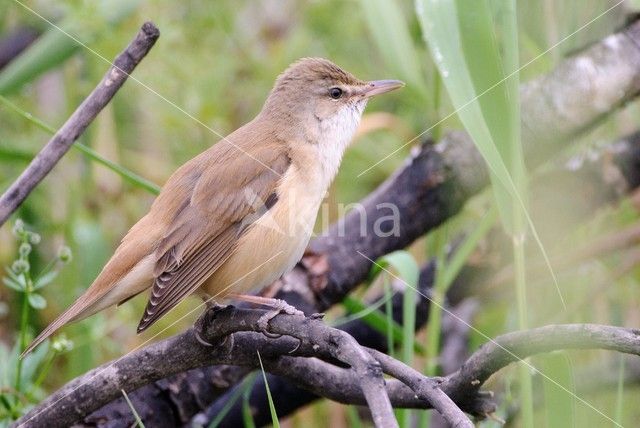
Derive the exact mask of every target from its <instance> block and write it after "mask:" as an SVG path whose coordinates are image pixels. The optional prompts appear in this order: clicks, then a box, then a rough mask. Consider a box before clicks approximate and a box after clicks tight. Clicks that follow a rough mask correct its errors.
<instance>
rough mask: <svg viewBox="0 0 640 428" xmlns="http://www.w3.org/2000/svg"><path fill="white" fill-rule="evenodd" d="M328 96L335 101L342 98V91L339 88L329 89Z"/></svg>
mask: <svg viewBox="0 0 640 428" xmlns="http://www.w3.org/2000/svg"><path fill="white" fill-rule="evenodd" d="M329 96H330V97H331V98H333V99H334V100H337V99H338V98H340V97H341V96H342V89H340V88H331V89H329Z"/></svg>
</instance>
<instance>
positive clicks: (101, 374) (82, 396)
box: [17, 307, 640, 426]
mask: <svg viewBox="0 0 640 428" xmlns="http://www.w3.org/2000/svg"><path fill="white" fill-rule="evenodd" d="M264 313H266V311H261V310H245V309H237V308H233V307H227V308H224V309H222V310H220V309H218V308H212V309H210V310H208V311H207V312H206V313H205V314H204V315H203V316H202V317H201V318H200V319H199V321H198V323H199V328H198V331H199V334H200V335H201V337H202V338H203V339H204V340H206V341H208V342H209V343H212V344H215V345H214V346H205V345H203V344H201V343H200V342H199V340H198V339H196V336H195V333H194V331H195V329H194V328H192V329H190V330H188V331H187V332H185V333H182V334H180V335H178V336H175V337H173V338H170V339H167V340H165V341H162V342H160V343H157V344H154V345H151V346H149V347H147V348H144V349H141V350H139V351H136V352H133V353H131V354H128V355H125V356H123V357H121V358H120V359H118V360H116V361H114V362H112V363H109V364H106V365H104V366H102V367H100V368H97V369H94V370H92V371H91V372H89V373H87V374H85V375H83V376H81V377H79V378H76V379H75V380H74V381H72V382H70V383H69V384H67V385H65V386H64V387H63V388H61V389H60V390H58V391H57V392H56V393H55V394H53V395H51V396H49V397H48V398H47V399H46V400H44V401H43V402H42V403H41V404H40V405H39V406H37V407H36V408H35V409H33V410H32V411H31V412H29V413H28V414H27V415H25V416H24V417H23V418H22V419H21V420H19V421H18V422H17V426H40V424H46V425H47V426H68V425H71V424H73V423H75V422H77V421H79V420H81V419H82V418H83V417H84V415H86V414H88V413H90V412H91V411H92V410H94V409H96V408H98V407H99V406H101V405H103V404H106V403H108V402H109V401H111V400H113V399H114V398H115V397H117V396H119V394H120V390H121V389H124V390H126V391H132V390H135V389H137V388H138V387H140V386H141V385H144V384H146V383H149V382H151V381H154V380H157V379H161V378H163V377H165V376H166V375H167V373H177V372H181V371H186V370H190V369H193V368H195V367H202V366H206V365H210V364H230V363H233V364H235V365H241V366H250V367H254V368H256V367H259V363H258V358H257V352H259V353H260V355H261V356H262V358H263V361H264V364H265V368H266V370H268V371H270V372H273V373H277V374H280V375H284V376H286V377H287V378H288V379H290V380H292V381H294V382H296V383H298V384H300V385H302V386H303V387H309V388H312V389H313V391H314V392H317V393H321V394H322V395H323V396H329V397H330V398H332V399H335V400H338V401H341V402H346V403H362V402H367V403H368V404H369V405H371V404H372V402H376V403H377V400H378V399H379V397H378V398H376V399H375V400H372V399H371V396H370V393H369V392H370V391H373V390H377V393H378V394H382V395H383V396H385V397H387V394H389V395H388V397H391V399H390V403H391V404H392V405H394V406H399V405H401V404H402V405H403V406H409V407H421V408H428V407H429V406H430V405H431V404H435V405H436V406H437V407H438V408H439V409H441V410H442V411H443V412H445V413H444V414H445V415H447V416H448V417H449V418H452V419H453V420H456V421H457V420H458V419H457V418H459V413H458V412H457V411H456V412H454V411H453V410H452V408H451V406H452V403H451V402H450V401H449V400H448V399H444V397H442V396H440V395H437V394H436V393H435V392H434V391H433V390H432V389H433V386H434V385H435V384H437V385H438V389H439V390H442V391H443V392H444V393H445V394H446V395H447V396H449V397H450V398H451V399H452V400H453V401H454V402H455V403H456V404H457V406H459V408H461V409H464V410H465V411H468V412H471V413H473V414H476V415H482V413H481V411H485V412H486V410H487V403H486V402H483V401H482V394H481V393H480V392H479V390H480V388H481V386H482V385H483V383H484V382H485V381H486V380H487V379H488V378H489V376H491V375H492V374H493V373H495V372H497V371H499V370H500V369H502V368H503V367H505V366H506V365H508V364H509V363H511V362H514V361H520V360H521V359H524V358H526V357H529V356H531V355H535V354H539V353H544V352H551V351H553V350H558V349H594V348H595V349H608V350H613V351H618V352H622V353H628V354H634V355H640V330H635V329H627V328H622V327H613V326H603V325H595V324H568V325H551V326H546V327H541V328H536V329H532V330H528V331H522V332H514V333H508V334H505V335H503V336H499V337H497V338H496V339H495V340H492V341H491V342H488V343H486V344H485V345H483V346H482V347H481V348H480V349H479V350H478V351H476V352H475V353H474V354H473V355H472V356H471V357H470V358H469V359H468V360H467V361H466V363H465V364H464V365H463V366H462V368H461V369H460V370H458V371H457V372H455V373H453V374H452V375H450V376H447V377H446V378H444V379H441V380H435V379H428V378H425V377H424V376H422V375H421V374H420V373H418V372H416V371H414V370H413V369H410V368H408V367H406V366H403V365H401V364H400V363H398V362H394V361H391V360H390V359H389V357H386V356H383V355H380V354H378V353H377V352H375V351H372V356H373V358H374V359H375V360H376V363H375V364H372V363H371V362H366V363H364V366H360V365H361V364H363V361H365V359H362V358H361V356H359V355H358V356H354V355H353V352H354V350H355V349H362V348H360V345H358V344H357V343H355V342H351V341H350V340H352V339H350V340H347V342H345V341H344V340H345V336H344V333H343V332H340V331H338V330H336V329H333V328H330V327H328V326H326V325H325V324H324V323H322V322H321V321H320V320H318V319H314V318H313V317H311V318H306V317H303V316H301V315H286V314H281V315H278V316H276V317H275V318H273V319H272V320H271V321H270V323H269V326H268V332H269V333H272V334H281V335H285V336H282V337H280V338H275V339H274V338H267V337H265V336H263V335H262V334H261V333H256V332H257V331H260V328H261V326H260V322H259V319H260V317H261V316H262V315H263V314H264ZM256 351H257V352H256ZM320 362H322V364H321V363H320ZM345 362H347V363H348V364H349V365H350V366H351V368H345V367H344V363H345ZM379 364H381V365H382V367H384V368H385V371H386V372H387V373H389V374H392V375H393V376H396V377H397V378H399V379H398V381H399V382H400V383H401V384H402V385H403V386H400V385H399V384H398V383H396V382H387V387H386V393H385V392H384V391H381V390H380V389H379V388H380V384H379V383H373V384H372V383H365V382H363V379H362V378H363V376H364V377H368V378H369V380H371V379H374V378H380V377H379V376H380V374H381V373H379V372H378V370H379V368H380V366H379ZM329 366H331V367H329ZM358 366H360V367H358ZM376 366H377V369H376V368H375V367H376ZM362 367H364V368H362ZM313 373H315V374H317V376H312V374H313ZM338 377H339V378H341V379H348V380H349V381H353V386H355V385H360V387H359V388H358V387H355V388H354V387H351V388H346V389H343V388H339V389H336V387H337V386H342V382H339V383H336V382H333V380H334V379H336V378H338ZM380 379H381V378H380ZM407 383H408V384H409V385H408V388H409V390H410V391H411V395H412V396H413V401H412V400H409V398H408V397H407V396H406V389H407ZM95 385H101V387H100V388H95ZM426 388H431V391H428V390H427V389H426ZM382 405H384V406H386V405H387V404H385V403H382ZM479 406H480V407H479ZM389 408H390V406H389ZM372 410H373V409H372ZM374 416H375V413H374ZM381 416H382V417H383V418H386V416H384V412H383V413H382V415H381ZM385 421H388V420H387V419H377V420H376V422H377V423H378V424H382V423H386V422H385Z"/></svg>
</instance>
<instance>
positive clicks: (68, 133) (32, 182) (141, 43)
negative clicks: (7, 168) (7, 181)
mask: <svg viewBox="0 0 640 428" xmlns="http://www.w3.org/2000/svg"><path fill="white" fill-rule="evenodd" d="M159 36H160V32H159V30H158V29H157V28H156V27H155V25H153V24H152V23H151V22H145V23H144V24H143V25H142V28H141V29H140V31H139V32H138V34H137V35H136V37H135V38H134V39H133V41H132V42H131V43H130V44H129V46H127V48H126V49H125V50H124V51H123V52H122V53H121V54H120V55H118V56H117V57H116V59H115V60H114V62H113V65H112V66H111V67H110V68H109V71H107V73H106V74H105V75H104V77H103V78H102V81H101V82H100V84H98V86H97V87H96V88H95V89H94V90H93V91H92V92H91V94H89V96H88V97H87V98H86V99H85V100H84V101H83V102H82V104H80V106H79V107H78V108H77V109H76V111H74V112H73V114H72V115H71V117H70V118H69V119H68V120H67V121H66V122H65V124H64V125H62V127H61V128H60V129H59V130H58V132H56V134H55V135H54V136H53V137H52V138H51V140H49V142H48V143H47V144H46V145H45V146H44V147H43V148H42V150H41V151H40V152H39V153H38V154H37V155H36V157H35V158H34V159H33V160H32V161H31V163H30V164H29V166H28V167H27V168H26V169H25V170H24V171H23V172H22V174H20V177H18V179H17V180H16V181H15V182H14V183H13V184H12V185H11V186H10V187H9V188H8V189H7V190H6V191H5V192H4V194H3V195H2V196H0V226H2V225H3V224H4V223H5V222H6V221H7V219H8V218H9V216H11V214H12V213H13V212H14V211H15V210H16V209H17V208H18V207H19V206H20V204H22V202H23V201H24V200H25V199H26V198H27V196H29V193H31V191H32V190H33V189H34V188H35V187H36V186H37V185H38V183H40V181H42V179H44V178H45V177H46V176H47V174H49V172H50V171H51V170H52V169H53V167H54V166H55V165H56V164H57V163H58V161H59V160H60V159H61V158H62V156H64V154H65V153H67V151H68V150H69V148H71V145H72V144H73V143H74V142H75V141H76V140H77V139H78V137H80V135H82V133H83V132H84V130H85V129H86V128H87V126H89V124H90V123H91V122H92V121H93V119H95V117H96V116H97V115H98V113H100V111H101V110H102V109H103V108H104V107H105V106H106V105H107V104H108V103H109V101H111V98H113V96H114V95H115V94H116V92H118V89H120V87H121V86H122V85H123V84H124V82H125V81H126V80H127V78H128V77H129V75H130V74H131V72H132V71H133V70H134V69H135V68H136V66H137V65H138V64H139V63H140V61H142V59H143V58H144V57H145V55H146V54H147V53H148V52H149V50H151V48H152V47H153V45H154V44H155V42H156V40H158V37H159Z"/></svg>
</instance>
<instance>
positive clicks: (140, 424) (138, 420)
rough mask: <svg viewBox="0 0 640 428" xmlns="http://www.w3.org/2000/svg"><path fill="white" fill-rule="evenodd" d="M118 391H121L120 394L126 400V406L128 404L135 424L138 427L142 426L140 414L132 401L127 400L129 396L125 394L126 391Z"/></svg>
mask: <svg viewBox="0 0 640 428" xmlns="http://www.w3.org/2000/svg"><path fill="white" fill-rule="evenodd" d="M120 391H121V392H122V395H123V396H124V399H125V401H126V402H127V406H129V408H130V409H131V413H133V417H134V418H135V420H136V425H137V426H138V427H139V428H144V424H143V423H142V419H140V415H139V414H138V412H137V411H136V408H135V407H133V403H132V402H131V400H129V396H128V395H127V393H126V392H125V390H124V389H121V390H120Z"/></svg>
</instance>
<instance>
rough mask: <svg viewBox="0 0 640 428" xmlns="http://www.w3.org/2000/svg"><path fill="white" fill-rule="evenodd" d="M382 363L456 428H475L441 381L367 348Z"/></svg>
mask: <svg viewBox="0 0 640 428" xmlns="http://www.w3.org/2000/svg"><path fill="white" fill-rule="evenodd" d="M367 351H369V353H370V354H371V356H372V357H373V358H375V359H376V360H377V361H378V362H379V363H380V364H381V365H382V370H383V371H384V372H385V373H386V374H388V375H390V376H393V377H395V378H396V379H398V380H399V381H401V382H402V383H404V384H405V385H407V386H408V387H409V388H411V390H412V391H413V392H415V393H416V396H417V397H418V398H420V399H422V400H424V401H426V402H427V403H429V404H431V405H432V406H433V408H434V409H436V410H437V411H438V412H440V414H441V415H442V416H443V417H444V418H445V419H446V420H447V422H449V424H450V425H451V426H452V427H454V428H458V427H459V428H462V427H466V428H473V426H474V425H473V422H471V420H470V419H469V418H468V417H467V415H465V414H464V412H463V411H462V410H460V408H459V407H458V406H457V405H456V404H455V403H454V402H453V400H451V398H449V396H448V395H447V394H445V393H444V392H443V391H442V390H441V389H440V385H439V383H438V382H437V381H436V380H434V379H431V378H428V377H426V376H424V375H423V374H422V373H420V372H419V371H417V370H415V369H413V368H412V367H409V366H407V365H406V364H404V363H402V362H400V361H398V360H396V359H395V358H392V357H390V356H389V355H387V354H384V353H382V352H380V351H377V350H375V349H370V348H369V349H367Z"/></svg>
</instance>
